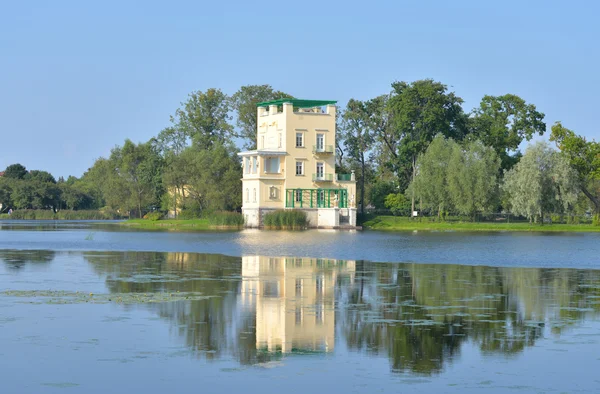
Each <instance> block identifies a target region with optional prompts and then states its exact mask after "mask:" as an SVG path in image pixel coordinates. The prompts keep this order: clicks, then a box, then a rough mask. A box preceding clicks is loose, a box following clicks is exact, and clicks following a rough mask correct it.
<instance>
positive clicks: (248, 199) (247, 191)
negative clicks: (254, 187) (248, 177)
mask: <svg viewBox="0 0 600 394" xmlns="http://www.w3.org/2000/svg"><path fill="white" fill-rule="evenodd" d="M246 202H250V189H246Z"/></svg>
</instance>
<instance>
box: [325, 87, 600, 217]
mask: <svg viewBox="0 0 600 394" xmlns="http://www.w3.org/2000/svg"><path fill="white" fill-rule="evenodd" d="M462 104H463V100H462V99H461V98H460V97H458V96H457V95H456V94H455V93H454V92H451V91H449V90H448V88H447V86H446V85H443V84H441V83H439V82H436V81H433V80H420V81H415V82H412V83H406V82H396V83H393V84H392V89H391V91H390V92H389V93H386V94H384V95H381V96H378V97H375V98H373V99H370V100H366V101H360V100H355V99H352V100H350V101H349V102H348V105H347V107H346V108H345V110H344V111H343V112H342V115H341V116H340V119H339V124H340V127H339V130H340V133H339V137H341V138H338V147H337V154H338V155H337V160H338V163H337V164H338V166H339V167H342V168H343V171H347V170H349V169H354V170H356V172H357V175H358V189H359V201H360V202H361V204H360V207H361V212H362V211H364V209H365V207H368V208H384V207H385V208H388V209H390V210H392V212H394V213H395V214H403V215H411V213H412V212H414V211H415V210H417V211H419V212H420V215H421V214H431V215H437V216H438V217H439V218H440V219H442V220H443V218H445V217H446V216H447V215H449V214H450V215H453V214H455V215H466V216H470V217H472V218H475V217H476V214H481V213H491V212H500V211H504V212H510V213H513V214H516V215H522V216H525V217H528V218H530V219H531V220H535V221H537V220H543V219H544V218H545V217H546V216H548V215H553V214H559V215H567V216H569V217H571V218H572V217H573V216H574V215H583V214H595V217H596V222H597V221H598V214H599V213H600V144H599V143H597V142H595V141H587V140H586V139H585V138H584V137H581V136H579V135H576V134H575V133H574V132H573V131H571V130H569V129H566V128H565V127H563V126H562V124H561V123H559V122H557V123H556V124H554V125H553V126H552V133H551V136H550V140H551V141H554V142H555V143H556V146H557V148H558V150H559V151H554V150H553V149H551V148H550V147H549V146H548V145H545V144H538V145H534V146H532V147H530V149H529V150H528V151H527V153H526V155H525V156H527V157H524V156H523V154H522V153H521V152H520V151H519V146H520V145H521V143H522V142H523V141H530V140H531V139H532V138H533V137H534V136H535V135H543V134H544V133H545V132H546V124H545V123H544V114H543V113H541V112H539V111H538V110H537V109H536V107H535V105H533V104H530V103H527V102H526V101H525V100H523V99H522V98H520V97H518V96H516V95H512V94H506V95H503V96H489V95H486V96H484V97H483V99H482V100H481V103H480V105H479V106H478V107H477V108H474V109H472V110H471V111H468V112H467V111H465V110H464V108H463V106H462ZM434 141H435V143H434Z"/></svg>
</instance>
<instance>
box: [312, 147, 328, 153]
mask: <svg viewBox="0 0 600 394" xmlns="http://www.w3.org/2000/svg"><path fill="white" fill-rule="evenodd" d="M312 151H313V153H333V145H313V150H312Z"/></svg>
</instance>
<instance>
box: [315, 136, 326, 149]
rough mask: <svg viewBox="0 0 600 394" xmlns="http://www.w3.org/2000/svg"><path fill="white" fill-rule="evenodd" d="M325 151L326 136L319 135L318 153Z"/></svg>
mask: <svg viewBox="0 0 600 394" xmlns="http://www.w3.org/2000/svg"><path fill="white" fill-rule="evenodd" d="M324 150H325V135H324V134H317V152H323V151H324Z"/></svg>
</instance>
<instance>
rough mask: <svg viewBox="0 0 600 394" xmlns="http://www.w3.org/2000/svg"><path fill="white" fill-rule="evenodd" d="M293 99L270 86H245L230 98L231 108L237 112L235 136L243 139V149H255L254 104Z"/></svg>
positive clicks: (255, 110)
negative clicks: (236, 131)
mask: <svg viewBox="0 0 600 394" xmlns="http://www.w3.org/2000/svg"><path fill="white" fill-rule="evenodd" d="M283 98H293V97H292V96H291V95H290V94H287V93H285V92H281V91H278V90H274V89H273V88H272V87H271V85H246V86H242V87H241V88H240V90H238V91H237V92H235V93H234V94H233V96H231V103H232V108H233V109H234V110H235V111H236V112H237V121H236V124H237V127H238V133H237V136H238V137H240V138H243V139H244V143H245V148H247V149H256V144H257V142H256V133H257V130H258V128H257V125H258V121H257V118H256V117H257V109H256V104H258V103H261V102H265V101H271V100H278V99H283Z"/></svg>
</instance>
